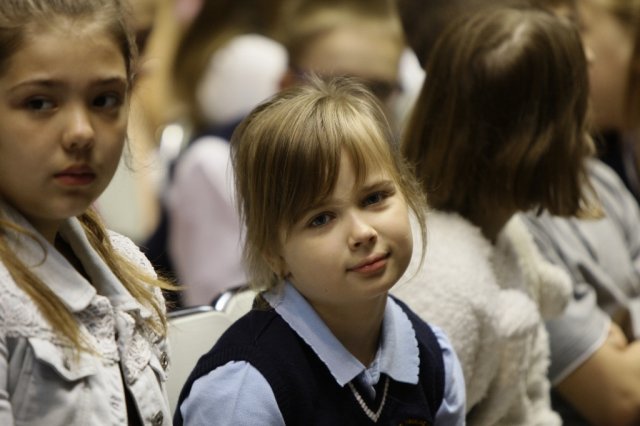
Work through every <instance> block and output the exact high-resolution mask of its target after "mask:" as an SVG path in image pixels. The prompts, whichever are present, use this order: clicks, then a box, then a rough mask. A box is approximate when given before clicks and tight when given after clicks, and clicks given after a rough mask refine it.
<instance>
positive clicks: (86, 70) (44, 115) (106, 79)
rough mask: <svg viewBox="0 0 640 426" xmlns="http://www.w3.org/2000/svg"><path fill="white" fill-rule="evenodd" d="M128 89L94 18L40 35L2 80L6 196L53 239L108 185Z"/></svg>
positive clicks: (0, 186)
mask: <svg viewBox="0 0 640 426" xmlns="http://www.w3.org/2000/svg"><path fill="white" fill-rule="evenodd" d="M65 24H67V25H65ZM127 87H128V84H127V72H126V66H125V61H124V58H123V54H122V53H121V51H120V49H119V48H118V46H117V44H116V43H115V42H114V41H112V39H111V38H110V37H108V35H107V34H106V33H105V32H104V30H103V29H102V28H101V27H100V26H99V25H98V24H95V23H90V22H88V21H75V22H73V25H71V22H66V21H60V22H54V23H52V25H51V26H49V27H44V28H40V29H39V30H38V31H34V32H33V33H32V35H29V36H28V37H27V39H26V40H25V42H24V43H23V45H21V47H20V48H19V49H18V50H17V52H16V53H15V54H14V55H13V56H12V57H11V58H10V61H9V66H8V68H7V70H6V72H5V73H4V74H2V75H1V76H0V197H1V198H3V199H4V200H5V201H7V202H8V203H9V204H11V205H12V206H13V207H14V208H16V209H17V210H18V211H20V212H21V213H22V214H23V215H24V216H25V217H26V218H27V219H28V220H29V221H30V223H31V224H32V225H33V226H34V227H35V228H36V229H37V230H38V231H40V232H41V233H42V234H43V235H44V236H45V237H46V238H47V239H49V240H50V241H51V240H52V239H53V237H55V233H56V232H57V228H58V226H59V224H60V223H61V221H63V220H64V219H66V218H68V217H71V216H76V215H78V214H80V213H82V212H83V211H84V210H85V209H87V207H89V205H90V204H91V203H92V202H93V201H94V200H95V199H96V198H97V197H98V196H99V195H100V194H101V193H102V191H103V190H104V189H105V188H106V186H107V185H108V184H109V182H110V180H111V178H112V176H113V174H114V172H115V170H116V167H117V165H118V161H119V159H120V155H121V153H122V148H123V144H124V140H125V135H126V127H127V109H128V89H127Z"/></svg>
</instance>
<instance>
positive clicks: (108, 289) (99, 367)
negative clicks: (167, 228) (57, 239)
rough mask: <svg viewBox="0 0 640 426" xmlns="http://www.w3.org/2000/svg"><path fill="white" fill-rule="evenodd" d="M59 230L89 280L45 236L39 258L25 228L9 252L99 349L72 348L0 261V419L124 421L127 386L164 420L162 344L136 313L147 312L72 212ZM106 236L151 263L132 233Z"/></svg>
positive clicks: (149, 417)
mask: <svg viewBox="0 0 640 426" xmlns="http://www.w3.org/2000/svg"><path fill="white" fill-rule="evenodd" d="M13 214H14V215H15V212H14V213H13ZM16 217H17V220H18V221H22V225H23V226H24V227H26V228H30V226H29V225H28V224H27V223H26V222H24V220H23V219H22V218H20V217H19V216H16ZM31 229H32V228H31ZM34 232H35V231H34ZM60 232H61V235H62V236H63V238H64V239H65V240H66V241H67V242H68V243H69V244H70V245H71V247H72V249H73V251H74V252H75V254H76V255H77V257H78V258H79V259H80V261H81V262H82V264H83V266H84V269H85V270H86V272H87V274H88V275H89V276H90V278H91V281H92V284H93V285H92V284H91V283H89V282H88V281H87V280H86V279H85V278H84V277H83V276H82V275H81V274H79V273H78V272H77V271H76V270H75V269H74V267H73V266H71V264H70V263H69V262H68V261H67V260H66V259H65V258H64V257H63V256H62V255H61V254H60V253H59V252H58V251H56V250H54V249H53V247H52V246H51V245H50V244H49V243H47V242H46V241H45V240H44V239H42V240H41V241H40V243H41V244H42V246H43V247H45V248H46V250H47V256H46V258H44V260H43V251H42V248H41V246H40V245H39V244H38V243H37V242H36V241H34V240H33V239H31V238H27V237H24V236H22V237H19V239H18V240H17V241H16V242H15V248H16V253H18V254H19V256H20V257H21V259H22V260H23V261H24V262H26V263H27V264H28V265H30V266H31V270H32V271H33V272H34V273H35V274H36V275H37V276H39V277H40V278H41V279H43V281H44V282H45V283H46V284H47V285H48V286H49V288H50V289H51V290H52V291H53V292H54V293H55V294H56V295H57V296H58V297H59V298H60V299H61V300H62V301H63V302H64V303H65V304H66V305H67V307H68V308H69V309H70V310H71V311H72V312H73V313H74V315H75V317H76V319H77V321H78V324H79V325H80V330H81V333H82V335H83V336H84V337H85V338H86V339H87V341H88V342H90V344H91V345H92V347H93V350H94V351H95V352H96V353H95V354H91V353H87V352H83V353H81V355H80V356H79V357H76V356H74V354H73V353H72V351H71V350H70V349H69V347H68V346H66V345H65V344H64V343H63V342H62V341H61V339H60V338H59V337H58V335H57V334H56V333H55V331H54V330H53V329H52V327H51V326H50V325H49V323H48V322H47V321H46V320H45V319H44V317H43V315H42V314H41V313H40V312H39V310H38V309H37V307H36V305H35V304H34V303H33V301H32V299H31V298H30V297H29V296H28V295H27V294H26V293H25V292H24V291H23V290H22V289H20V288H19V287H18V286H17V285H16V283H15V281H14V279H13V278H12V276H11V275H10V274H9V272H8V271H7V269H6V267H5V266H4V265H3V264H2V263H0V294H1V296H0V425H3V426H11V425H15V426H23V425H30V426H31V425H46V426H57V425H61V426H62V425H64V426H73V425H78V426H80V425H82V426H86V425H101V426H102V425H105V426H106V425H126V424H127V407H126V402H125V388H126V389H128V391H129V392H130V394H131V396H132V398H133V400H134V401H135V405H136V406H137V409H138V413H139V415H140V418H141V419H142V421H143V423H144V424H145V425H169V424H171V417H170V413H169V408H168V404H167V399H166V395H165V390H164V382H165V379H166V375H165V369H166V367H167V365H168V357H167V344H166V341H165V340H164V339H163V338H160V337H159V336H158V335H157V334H156V333H154V332H153V331H152V330H150V329H149V328H148V327H147V326H145V325H144V323H143V322H142V320H143V319H145V318H149V317H150V316H151V315H152V312H151V311H150V310H149V309H147V308H145V307H144V306H142V305H141V304H140V303H138V302H137V300H136V299H134V298H133V297H132V296H131V295H130V294H129V293H128V292H127V290H126V289H125V288H124V286H123V285H122V284H121V283H120V281H119V280H118V279H117V278H116V277H115V275H114V274H113V273H112V272H111V270H110V269H109V268H108V267H107V265H106V264H105V263H104V262H103V260H102V259H101V258H100V257H99V255H98V254H97V253H96V252H95V251H94V250H93V249H92V248H91V246H90V244H89V242H88V240H87V238H86V236H85V234H84V232H83V230H82V228H81V225H80V223H79V221H78V220H77V219H75V218H73V219H70V220H68V221H67V222H66V223H65V224H64V225H63V227H62V229H61V231H60ZM111 241H112V243H113V245H114V247H115V248H116V250H117V251H118V252H120V253H121V254H122V255H123V256H125V257H126V258H128V259H130V260H132V261H133V262H134V263H137V264H139V265H140V266H141V267H143V268H145V269H146V270H147V271H149V273H153V269H152V267H151V265H150V264H149V262H148V260H147V259H146V258H145V257H144V256H143V255H142V253H141V252H140V251H139V250H138V248H137V247H136V246H135V245H134V244H133V243H132V242H131V241H130V240H129V239H127V238H125V237H123V236H120V235H117V234H111ZM157 297H158V298H162V295H161V294H160V292H159V291H158V293H157Z"/></svg>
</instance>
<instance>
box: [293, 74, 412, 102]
mask: <svg viewBox="0 0 640 426" xmlns="http://www.w3.org/2000/svg"><path fill="white" fill-rule="evenodd" d="M292 69H293V71H294V73H295V75H296V77H297V78H298V79H299V80H306V79H307V77H308V76H309V75H310V74H312V72H310V71H308V70H303V69H300V68H296V67H293V68H292ZM315 74H316V75H318V76H319V77H320V78H328V77H335V76H328V75H321V74H318V73H315ZM347 77H354V78H356V79H358V81H360V82H361V83H362V84H363V85H364V86H365V87H366V88H367V89H369V91H370V92H371V93H373V94H374V95H375V96H376V97H377V98H378V99H380V100H381V101H382V102H387V101H388V100H389V99H390V98H391V97H392V96H394V95H396V94H399V93H402V90H403V89H402V85H401V84H400V83H399V82H397V81H386V80H377V79H367V78H361V77H358V76H357V75H348V76H347Z"/></svg>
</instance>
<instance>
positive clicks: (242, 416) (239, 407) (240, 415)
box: [179, 361, 284, 426]
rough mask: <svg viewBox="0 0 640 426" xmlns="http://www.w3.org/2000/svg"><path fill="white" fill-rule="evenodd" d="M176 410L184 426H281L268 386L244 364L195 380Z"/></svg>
mask: <svg viewBox="0 0 640 426" xmlns="http://www.w3.org/2000/svg"><path fill="white" fill-rule="evenodd" d="M179 409H180V412H181V414H182V418H183V421H184V423H183V424H184V426H208V425H218V426H224V425H229V426H231V425H234V426H242V425H246V426H254V425H270V426H277V425H282V426H284V419H283V418H282V414H281V413H280V409H279V408H278V403H277V402H276V398H275V395H274V394H273V391H272V390H271V387H270V386H269V383H268V382H267V381H266V379H265V378H264V377H263V376H262V375H261V374H260V373H259V372H258V370H257V369H255V368H254V367H253V366H251V365H250V364H249V363H247V362H244V361H231V362H229V363H227V364H225V365H223V366H221V367H218V368H216V369H215V370H213V371H211V372H210V373H209V374H207V375H206V376H203V377H201V378H199V379H198V380H196V381H195V382H194V383H193V386H192V388H191V392H190V393H189V396H188V397H187V398H186V399H185V400H184V402H183V403H182V404H181V405H180V407H179Z"/></svg>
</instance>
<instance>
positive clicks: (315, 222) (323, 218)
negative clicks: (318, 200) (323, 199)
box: [309, 213, 333, 228]
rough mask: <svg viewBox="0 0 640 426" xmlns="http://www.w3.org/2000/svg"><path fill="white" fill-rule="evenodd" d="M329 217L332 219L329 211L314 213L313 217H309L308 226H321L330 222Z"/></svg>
mask: <svg viewBox="0 0 640 426" xmlns="http://www.w3.org/2000/svg"><path fill="white" fill-rule="evenodd" d="M331 219H333V216H332V215H331V214H329V213H321V214H319V215H316V216H314V217H313V218H311V220H310V221H309V227H310V228H319V227H321V226H325V225H327V224H328V223H329V222H331Z"/></svg>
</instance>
